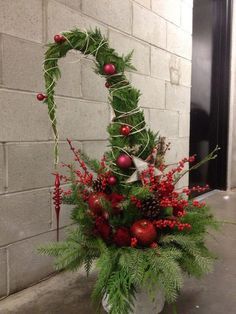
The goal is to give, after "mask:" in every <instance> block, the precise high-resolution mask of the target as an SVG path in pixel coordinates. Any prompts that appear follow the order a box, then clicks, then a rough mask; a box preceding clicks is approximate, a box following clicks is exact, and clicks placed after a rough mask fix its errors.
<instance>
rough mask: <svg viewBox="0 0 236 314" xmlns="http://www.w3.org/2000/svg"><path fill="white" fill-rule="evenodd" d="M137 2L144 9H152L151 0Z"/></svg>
mask: <svg viewBox="0 0 236 314" xmlns="http://www.w3.org/2000/svg"><path fill="white" fill-rule="evenodd" d="M135 2H137V3H139V4H141V5H143V6H144V7H146V8H148V9H150V8H151V0H135Z"/></svg>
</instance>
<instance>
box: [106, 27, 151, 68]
mask: <svg viewBox="0 0 236 314" xmlns="http://www.w3.org/2000/svg"><path fill="white" fill-rule="evenodd" d="M109 42H110V45H111V47H112V48H114V49H115V50H116V51H117V52H118V53H120V54H124V55H127V54H128V53H129V52H131V51H132V50H134V53H133V56H132V64H133V65H134V66H135V68H136V69H137V71H138V72H140V73H143V74H150V62H149V59H150V48H149V46H148V45H145V44H143V43H141V42H140V41H138V40H134V39H133V38H132V37H129V36H125V35H123V34H121V33H118V32H115V31H113V30H110V31H109Z"/></svg>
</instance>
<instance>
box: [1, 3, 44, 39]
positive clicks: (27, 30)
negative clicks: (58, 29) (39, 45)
mask: <svg viewBox="0 0 236 314" xmlns="http://www.w3.org/2000/svg"><path fill="white" fill-rule="evenodd" d="M0 8H1V10H0V33H5V34H10V35H13V36H16V37H19V38H24V39H28V40H31V41H35V42H42V32H43V31H42V27H43V26H42V23H43V17H42V14H43V8H42V0H31V1H30V5H29V1H28V0H21V1H19V0H11V1H5V0H0Z"/></svg>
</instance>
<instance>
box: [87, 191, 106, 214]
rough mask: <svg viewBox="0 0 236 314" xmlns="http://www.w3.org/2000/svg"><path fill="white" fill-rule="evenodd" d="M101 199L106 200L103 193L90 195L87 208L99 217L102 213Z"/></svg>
mask: <svg viewBox="0 0 236 314" xmlns="http://www.w3.org/2000/svg"><path fill="white" fill-rule="evenodd" d="M102 199H104V200H108V197H107V195H106V194H105V193H102V192H99V193H94V194H91V195H90V196H89V198H88V204H89V208H90V209H91V211H92V212H93V214H95V215H101V214H102V213H103V206H102Z"/></svg>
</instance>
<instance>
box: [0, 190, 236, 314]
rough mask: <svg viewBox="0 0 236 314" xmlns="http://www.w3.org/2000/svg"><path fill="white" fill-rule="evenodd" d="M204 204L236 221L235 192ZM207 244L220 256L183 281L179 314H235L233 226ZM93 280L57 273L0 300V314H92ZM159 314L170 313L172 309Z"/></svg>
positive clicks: (235, 239) (235, 237)
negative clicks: (208, 270)
mask: <svg viewBox="0 0 236 314" xmlns="http://www.w3.org/2000/svg"><path fill="white" fill-rule="evenodd" d="M207 202H208V203H209V205H211V207H212V208H213V209H214V210H213V211H214V213H215V215H216V216H217V217H218V218H219V219H222V220H229V221H236V192H228V193H226V192H217V193H216V194H214V195H212V196H209V197H208V198H207ZM208 242H209V246H210V248H211V249H212V250H213V251H214V252H216V254H217V255H218V257H219V259H218V261H217V262H216V265H215V270H214V272H213V273H212V274H210V275H208V276H206V277H205V278H204V279H203V280H194V279H186V281H185V285H184V288H183V290H182V292H181V296H180V297H179V299H178V302H177V309H178V314H223V313H224V314H236V263H235V260H236V225H232V224H224V226H223V228H222V230H221V231H220V232H219V233H217V234H214V235H213V237H211V236H210V237H209V240H208ZM94 281H95V275H92V276H91V277H90V278H89V279H87V278H86V276H85V275H84V274H82V273H80V274H78V273H76V274H75V273H60V274H59V275H57V276H54V277H52V278H50V279H48V280H45V281H43V282H41V283H39V284H37V285H35V286H33V287H31V288H28V289H26V290H24V291H22V292H20V293H17V294H15V295H12V296H10V297H8V298H7V299H4V300H2V301H0V314H93V313H95V311H94V309H93V308H92V306H91V303H90V292H91V289H92V286H93V284H94ZM162 313H163V314H173V311H172V306H168V305H166V306H165V308H164V310H163V312H162ZM143 314H152V313H143ZM153 314H154V313H153Z"/></svg>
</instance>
